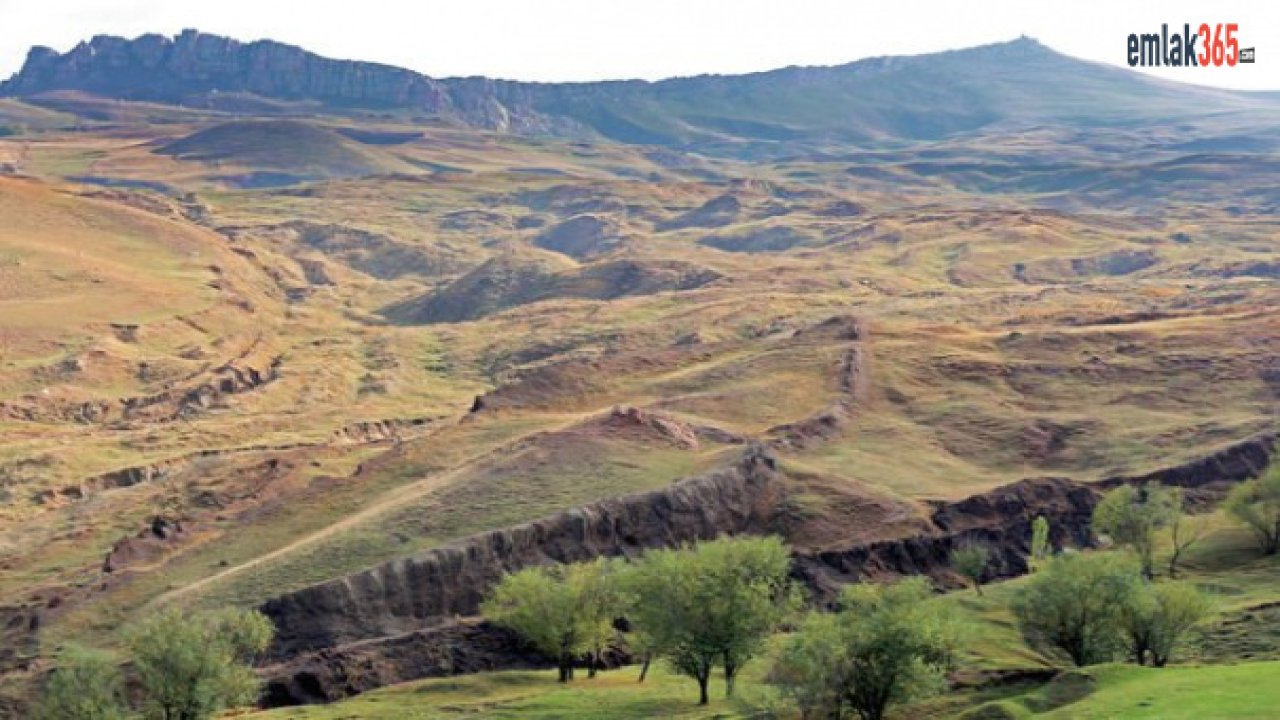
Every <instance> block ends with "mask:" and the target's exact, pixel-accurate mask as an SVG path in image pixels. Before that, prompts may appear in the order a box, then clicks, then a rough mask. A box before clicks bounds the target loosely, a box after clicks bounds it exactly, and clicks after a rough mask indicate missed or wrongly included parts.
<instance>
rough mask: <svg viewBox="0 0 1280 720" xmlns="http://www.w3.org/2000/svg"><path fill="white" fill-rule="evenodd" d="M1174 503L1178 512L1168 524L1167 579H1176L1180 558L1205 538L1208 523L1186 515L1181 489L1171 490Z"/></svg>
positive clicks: (1201, 518) (1199, 518) (1200, 518)
mask: <svg viewBox="0 0 1280 720" xmlns="http://www.w3.org/2000/svg"><path fill="white" fill-rule="evenodd" d="M1172 492H1173V497H1174V502H1175V503H1176V505H1177V508H1178V512H1176V513H1174V515H1173V520H1171V521H1170V522H1169V544H1170V546H1171V547H1170V550H1169V577H1171V578H1174V577H1178V563H1179V562H1181V561H1182V556H1183V555H1184V554H1186V552H1187V551H1188V550H1190V549H1191V548H1192V546H1194V545H1195V544H1196V543H1198V542H1200V540H1201V539H1202V538H1203V537H1204V536H1205V533H1207V532H1208V530H1209V523H1208V522H1206V521H1205V518H1204V517H1198V518H1192V517H1189V516H1188V515H1187V511H1186V500H1185V499H1184V496H1183V493H1182V489H1181V488H1174V489H1173V491H1172Z"/></svg>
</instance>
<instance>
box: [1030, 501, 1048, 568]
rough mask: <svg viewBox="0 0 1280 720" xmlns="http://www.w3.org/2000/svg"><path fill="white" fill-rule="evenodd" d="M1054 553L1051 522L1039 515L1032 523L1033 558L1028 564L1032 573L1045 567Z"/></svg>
mask: <svg viewBox="0 0 1280 720" xmlns="http://www.w3.org/2000/svg"><path fill="white" fill-rule="evenodd" d="M1052 553H1053V546H1051V545H1050V544H1049V520H1048V519H1046V518H1045V516H1043V515H1037V516H1036V519H1035V520H1034V521H1032V523H1031V557H1030V558H1029V559H1028V563H1027V564H1028V565H1030V569H1031V571H1032V572H1035V571H1036V570H1039V569H1040V568H1041V567H1043V566H1044V564H1045V562H1046V561H1048V559H1049V556H1050V555H1051V554H1052Z"/></svg>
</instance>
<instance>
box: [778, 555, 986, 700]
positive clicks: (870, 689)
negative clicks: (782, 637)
mask: <svg viewBox="0 0 1280 720" xmlns="http://www.w3.org/2000/svg"><path fill="white" fill-rule="evenodd" d="M951 617H952V616H951V615H950V614H948V613H946V612H944V611H943V610H942V608H940V607H939V605H938V603H937V602H936V601H935V600H934V599H933V593H932V592H931V590H930V588H929V585H928V583H927V582H926V581H925V580H923V579H922V578H912V579H909V580H904V581H902V582H899V583H896V584H893V585H874V584H866V585H852V586H850V587H848V588H846V589H845V592H844V594H843V595H842V597H841V603H840V609H839V611H838V612H837V613H835V614H823V613H814V614H811V615H810V616H809V617H808V618H807V619H806V620H805V622H804V623H803V624H802V625H801V627H800V629H799V630H798V631H797V632H796V633H794V634H793V635H792V636H791V637H789V638H787V640H786V641H785V644H784V645H783V648H782V650H781V652H780V654H779V657H778V660H777V663H776V665H775V667H774V670H773V672H772V673H771V674H770V682H772V683H774V684H775V685H777V686H778V687H779V688H780V689H781V690H782V692H783V693H784V694H786V695H787V696H788V697H790V698H791V699H792V700H794V701H795V702H796V704H797V705H798V706H799V708H800V711H801V714H802V716H803V717H805V718H811V717H824V718H842V717H845V716H846V714H847V712H849V711H852V712H854V713H855V714H857V716H858V717H860V718H862V720H880V719H881V718H883V717H884V713H885V711H886V709H888V707H889V706H890V705H892V704H895V703H901V702H905V701H907V700H910V699H913V698H917V697H920V696H922V695H927V694H930V693H932V692H936V691H938V690H940V689H941V688H943V687H945V678H944V672H945V671H946V670H947V669H948V668H950V667H951V666H952V665H953V663H954V658H955V653H956V650H957V648H958V647H959V644H960V638H961V635H962V628H961V626H960V625H958V624H957V623H956V622H955V621H954V620H952V619H951Z"/></svg>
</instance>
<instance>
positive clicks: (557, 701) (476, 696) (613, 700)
mask: <svg viewBox="0 0 1280 720" xmlns="http://www.w3.org/2000/svg"><path fill="white" fill-rule="evenodd" d="M748 669H749V670H750V669H752V668H750V667H749V668H748ZM755 669H756V670H757V671H758V669H759V668H758V667H757V668H755ZM637 672H638V671H637V668H634V667H628V668H621V669H618V670H613V671H608V672H603V673H601V674H600V675H599V676H597V677H596V678H595V679H594V680H588V679H586V678H585V677H584V676H579V678H578V679H577V680H575V681H574V682H572V683H570V684H567V685H562V684H560V683H557V682H556V678H555V672H554V671H551V670H547V671H538V672H523V671H521V672H502V673H488V674H483V675H469V676H463V677H457V678H442V679H436V680H426V681H422V682H416V683H407V684H404V685H398V686H395V687H390V688H384V689H381V690H375V691H373V692H370V693H366V694H364V695H361V696H359V697H357V698H354V699H352V700H349V701H347V702H343V703H339V704H335V705H327V706H311V707H303V708H289V709H283V710H275V711H272V712H266V713H261V714H260V715H255V716H254V717H255V718H258V717H260V718H262V720H284V719H285V718H298V719H306V720H340V719H342V720H346V719H348V718H350V719H354V718H362V719H367V720H401V719H403V720H437V719H441V718H457V717H473V718H512V719H515V718H520V719H521V720H525V719H528V720H539V719H545V720H551V719H552V718H580V719H581V720H597V719H598V720H627V719H628V718H683V719H686V720H694V719H700V718H730V717H744V716H746V715H744V705H743V704H741V703H739V702H735V701H732V700H727V699H725V698H724V696H723V685H721V684H720V683H718V682H717V681H713V683H712V685H713V687H712V695H711V697H712V700H711V703H710V704H709V705H708V706H706V707H699V706H698V687H697V685H696V684H695V683H694V682H693V681H692V680H690V679H688V678H685V677H680V676H678V675H675V674H673V673H672V672H671V671H670V670H668V669H667V668H665V667H661V666H658V665H655V666H654V667H653V669H652V670H651V671H650V673H649V677H648V679H647V680H646V681H645V682H644V683H643V684H641V683H639V682H637V681H636V679H637ZM717 680H718V679H717ZM756 682H758V678H757V676H756V675H752V676H750V677H746V678H744V680H743V681H742V684H741V685H739V693H740V694H741V695H742V696H743V697H744V698H749V697H750V696H751V693H752V690H753V689H754V684H755V683H756Z"/></svg>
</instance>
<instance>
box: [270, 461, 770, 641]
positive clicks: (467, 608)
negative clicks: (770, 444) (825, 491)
mask: <svg viewBox="0 0 1280 720" xmlns="http://www.w3.org/2000/svg"><path fill="white" fill-rule="evenodd" d="M780 490H781V476H780V475H779V474H778V472H777V469H776V467H775V463H774V460H773V458H772V457H771V456H770V455H769V454H768V453H767V452H766V451H764V450H763V449H762V448H759V447H751V448H748V449H747V450H746V451H745V452H744V454H743V456H742V459H741V460H740V461H739V462H738V463H736V464H735V465H734V466H732V467H730V468H728V469H725V470H722V471H719V472H714V473H711V474H709V475H706V476H703V477H698V478H692V479H689V480H684V481H681V482H678V483H675V484H674V485H672V486H670V487H668V488H666V489H663V490H658V491H654V492H648V493H640V494H635V495H626V496H622V497H618V498H611V499H608V500H603V501H600V502H597V503H594V504H592V505H588V506H584V507H581V508H577V509H574V510H569V511H566V512H562V513H559V514H557V515H553V516H551V517H548V518H544V519H542V520H536V521H534V522H530V523H526V524H524V525H518V526H516V527H513V528H507V529H503V530H495V531H492V532H489V533H484V534H482V535H477V536H473V537H470V538H467V539H465V540H462V541H459V542H457V543H454V544H452V545H447V546H445V547H442V548H439V549H437V550H431V551H429V552H425V553H421V554H418V555H414V556H411V557H407V558H404V559H401V560H396V561H393V562H389V563H384V564H382V565H378V566H377V567H374V568H371V569H369V570H366V571H364V572H361V573H357V574H355V575H348V576H346V577H343V578H339V579H337V580H333V581H330V582H326V583H323V584H320V585H315V586H313V587H309V588H305V589H303V590H300V591H298V592H294V593H289V594H287V595H282V596H280V597H278V598H275V599H273V600H270V601H268V602H267V603H265V604H264V605H263V606H262V611H263V612H264V613H265V614H266V615H267V616H268V617H269V618H271V620H272V622H274V623H275V625H276V629H277V635H276V643H275V647H274V650H273V652H274V654H275V655H276V656H287V655H290V654H294V653H297V652H300V651H304V650H314V649H318V648H324V647H330V646H333V645H339V644H341V643H345V642H351V641H354V640H363V639H368V638H376V637H383V636H388V635H396V634H400V633H405V632H410V631H414V630H418V629H420V628H423V627H429V626H432V625H436V624H440V623H442V622H444V621H446V620H448V619H449V618H452V617H454V616H458V615H471V614H475V612H476V611H477V610H478V608H479V606H480V602H481V600H483V598H484V594H485V592H486V591H488V589H489V588H490V587H492V586H493V585H494V583H496V582H497V581H498V580H499V579H500V578H501V577H502V576H503V575H504V574H506V573H507V572H510V571H512V570H517V569H519V568H523V567H529V566H533V565H544V564H548V563H564V562H575V561H581V560H589V559H591V558H594V557H600V556H619V555H635V554H637V553H639V552H641V551H643V550H645V549H647V548H655V547H671V546H675V545H679V544H681V543H686V542H692V541H695V540H705V539H710V538H714V537H716V536H718V535H721V534H738V533H747V532H761V531H764V530H765V529H766V528H767V522H768V518H769V509H770V507H771V505H772V502H771V501H772V500H773V494H774V493H777V492H780Z"/></svg>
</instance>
